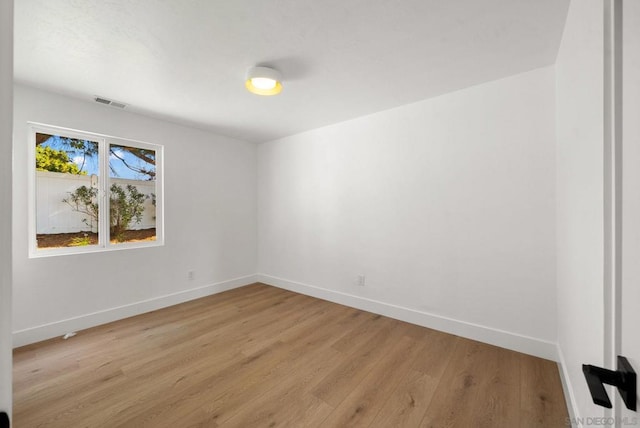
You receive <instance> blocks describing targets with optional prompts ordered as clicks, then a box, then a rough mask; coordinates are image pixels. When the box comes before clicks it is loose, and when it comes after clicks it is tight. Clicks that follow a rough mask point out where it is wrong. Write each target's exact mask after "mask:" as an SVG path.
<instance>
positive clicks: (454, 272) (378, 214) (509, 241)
mask: <svg viewBox="0 0 640 428" xmlns="http://www.w3.org/2000/svg"><path fill="white" fill-rule="evenodd" d="M336 96H339V94H336ZM554 103H555V91H554V70H553V68H552V67H546V68H542V69H537V70H534V71H531V72H528V73H524V74H520V75H516V76H513V77H509V78H506V79H503V80H499V81H495V82H490V83H487V84H483V85H480V86H476V87H472V88H469V89H465V90H462V91H459V92H455V93H451V94H448V95H444V96H441V97H438V98H434V99H430V100H426V101H422V102H418V103H415V104H411V105H407V106H403V107H399V108H396V109H392V110H389V111H384V112H381V113H377V114H373V115H370V116H366V117H362V118H358V119H355V120H351V121H348V122H344V123H340V124H336V125H333V126H328V127H325V128H321V129H317V130H313V131H310V132H305V133H302V134H299V135H295V136H292V137H287V138H283V139H280V140H276V141H272V142H269V143H264V144H261V145H260V146H259V149H258V179H259V182H258V183H259V184H258V198H259V201H258V212H259V214H258V221H259V226H258V231H259V232H258V233H259V239H258V243H259V250H258V254H259V256H258V266H259V273H260V274H262V275H261V279H262V280H263V281H265V282H267V283H270V284H274V285H279V286H283V287H288V288H291V289H295V290H298V291H303V292H306V293H309V294H314V295H317V296H321V297H324V298H327V299H330V300H335V301H341V302H344V303H347V304H351V305H354V306H359V307H363V308H366V309H370V310H375V311H377V312H381V313H385V314H388V315H391V316H396V317H398V318H402V319H407V320H411V321H413V322H418V323H421V324H423V325H428V326H433V327H435V328H440V329H442V330H445V331H450V332H453V333H456V334H461V335H465V336H471V337H474V338H476V339H479V340H485V341H487V342H489V343H495V344H498V345H501V346H505V347H509V348H513V349H518V350H522V351H525V352H530V353H533V354H536V355H541V356H544V357H547V358H555V356H556V355H555V345H554V342H555V339H556V290H555V208H554V203H555V152H554V144H555V134H554V133H555V104H554ZM359 274H364V275H365V276H366V285H365V286H364V287H358V286H357V285H356V284H355V282H356V277H357V275H359ZM354 296H355V297H354Z"/></svg>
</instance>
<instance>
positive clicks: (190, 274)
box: [187, 270, 196, 281]
mask: <svg viewBox="0 0 640 428" xmlns="http://www.w3.org/2000/svg"><path fill="white" fill-rule="evenodd" d="M195 277H196V273H195V272H194V271H192V270H190V271H189V272H187V278H188V279H189V281H193V279H194V278H195Z"/></svg>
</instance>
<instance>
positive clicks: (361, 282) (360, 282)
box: [357, 275, 364, 287]
mask: <svg viewBox="0 0 640 428" xmlns="http://www.w3.org/2000/svg"><path fill="white" fill-rule="evenodd" d="M357 284H358V287H364V275H358V282H357Z"/></svg>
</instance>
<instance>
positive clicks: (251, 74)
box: [244, 67, 282, 95]
mask: <svg viewBox="0 0 640 428" xmlns="http://www.w3.org/2000/svg"><path fill="white" fill-rule="evenodd" d="M244 85H245V86H246V87H247V90H248V91H249V92H251V93H254V94H257V95H277V94H279V93H280V91H282V75H281V74H280V72H279V71H278V70H274V69H273V68H269V67H253V68H250V69H249V71H248V72H247V80H246V82H245V84H244Z"/></svg>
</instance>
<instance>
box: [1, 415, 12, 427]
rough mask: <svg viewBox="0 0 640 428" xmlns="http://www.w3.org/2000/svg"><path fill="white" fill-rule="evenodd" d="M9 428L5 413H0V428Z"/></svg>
mask: <svg viewBox="0 0 640 428" xmlns="http://www.w3.org/2000/svg"><path fill="white" fill-rule="evenodd" d="M10 426H11V424H10V423H9V415H8V414H7V412H0V428H9V427H10Z"/></svg>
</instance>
